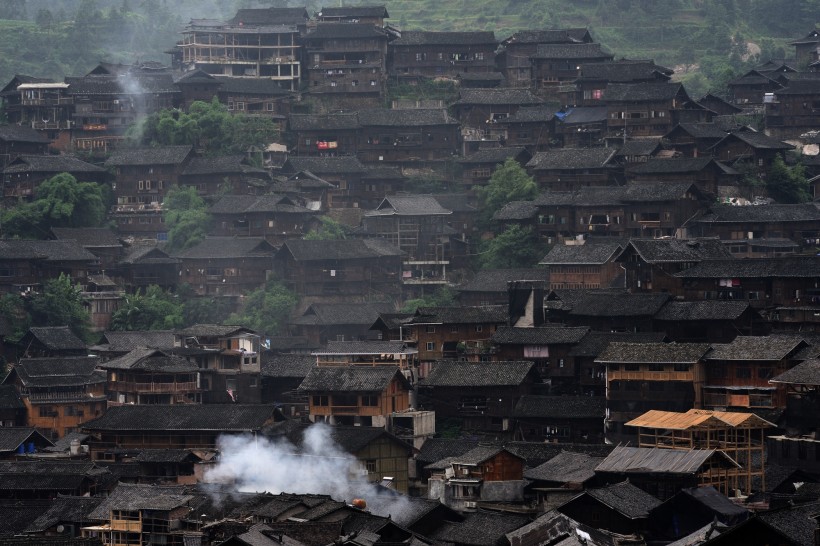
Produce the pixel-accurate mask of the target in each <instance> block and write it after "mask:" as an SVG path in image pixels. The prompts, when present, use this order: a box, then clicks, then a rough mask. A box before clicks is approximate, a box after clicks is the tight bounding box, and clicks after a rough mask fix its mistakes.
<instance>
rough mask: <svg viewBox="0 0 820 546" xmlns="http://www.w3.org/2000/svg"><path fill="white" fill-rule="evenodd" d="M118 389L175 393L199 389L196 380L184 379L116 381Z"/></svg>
mask: <svg viewBox="0 0 820 546" xmlns="http://www.w3.org/2000/svg"><path fill="white" fill-rule="evenodd" d="M116 386H117V390H118V391H131V392H162V393H175V392H184V391H196V390H198V389H199V387H197V385H196V381H186V382H181V383H133V382H117V383H116Z"/></svg>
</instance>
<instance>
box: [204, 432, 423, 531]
mask: <svg viewBox="0 0 820 546" xmlns="http://www.w3.org/2000/svg"><path fill="white" fill-rule="evenodd" d="M217 444H218V448H219V461H218V462H217V464H216V465H215V466H214V468H212V469H210V470H208V471H207V472H206V474H205V481H206V482H210V483H223V484H233V485H234V487H235V488H236V490H237V491H238V492H259V493H262V492H268V493H273V494H279V493H296V494H302V493H308V494H320V495H330V496H331V497H333V499H335V500H337V501H346V502H347V503H350V502H351V501H352V500H353V499H354V498H361V499H364V500H365V501H366V502H367V510H369V511H370V512H372V513H373V514H376V515H380V516H388V515H392V516H394V517H395V516H397V515H398V514H400V513H401V512H402V511H404V510H406V508H407V504H406V503H408V502H409V501H408V500H407V498H406V497H405V496H404V495H401V494H399V493H396V492H393V491H385V490H384V489H383V488H379V487H376V485H375V484H371V483H368V482H367V481H366V476H367V472H366V471H365V469H364V468H363V467H362V465H361V464H360V463H359V461H358V460H357V459H356V458H355V457H354V456H353V455H351V454H349V453H347V452H345V451H343V450H342V449H341V448H339V446H338V445H336V444H335V443H334V442H333V439H332V438H331V436H330V427H328V426H327V425H323V424H316V425H312V426H310V427H308V428H307V429H306V430H305V432H304V437H303V441H302V445H301V449H297V448H296V447H295V446H294V445H293V444H291V443H290V442H288V441H286V440H274V441H271V440H268V439H266V438H264V437H252V436H248V435H243V436H221V437H220V438H219V440H218V442H217Z"/></svg>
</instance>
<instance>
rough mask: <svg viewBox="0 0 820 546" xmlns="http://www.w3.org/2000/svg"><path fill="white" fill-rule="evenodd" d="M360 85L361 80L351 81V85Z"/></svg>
mask: <svg viewBox="0 0 820 546" xmlns="http://www.w3.org/2000/svg"><path fill="white" fill-rule="evenodd" d="M358 85H359V80H353V81H352V82H350V86H351V87H356V86H358Z"/></svg>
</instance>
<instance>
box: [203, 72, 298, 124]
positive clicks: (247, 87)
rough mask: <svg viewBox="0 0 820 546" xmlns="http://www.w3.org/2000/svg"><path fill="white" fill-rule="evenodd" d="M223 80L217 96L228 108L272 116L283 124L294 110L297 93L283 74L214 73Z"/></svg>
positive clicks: (231, 110)
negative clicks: (219, 74) (257, 75)
mask: <svg viewBox="0 0 820 546" xmlns="http://www.w3.org/2000/svg"><path fill="white" fill-rule="evenodd" d="M214 79H215V80H216V81H217V82H219V84H220V85H219V87H218V89H217V93H216V97H217V100H219V102H220V103H222V104H224V105H225V107H226V108H227V109H228V112H231V113H234V114H248V115H251V116H262V117H269V118H271V119H273V120H274V121H276V122H277V123H279V125H280V126H281V125H283V124H284V123H283V122H284V120H285V116H287V115H288V114H289V113H290V109H291V104H292V103H293V102H296V99H295V97H296V96H297V95H296V93H295V92H294V91H293V90H289V89H288V88H287V87H284V88H283V86H286V85H287V82H288V81H292V79H290V78H287V79H286V81H285V82H283V81H281V80H280V79H279V78H236V77H233V76H214Z"/></svg>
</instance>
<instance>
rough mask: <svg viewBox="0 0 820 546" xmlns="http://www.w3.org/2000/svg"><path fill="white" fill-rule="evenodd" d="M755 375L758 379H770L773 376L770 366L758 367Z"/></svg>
mask: <svg viewBox="0 0 820 546" xmlns="http://www.w3.org/2000/svg"><path fill="white" fill-rule="evenodd" d="M757 377H758V378H760V379H771V378H772V377H773V373H772V368H758V369H757Z"/></svg>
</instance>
